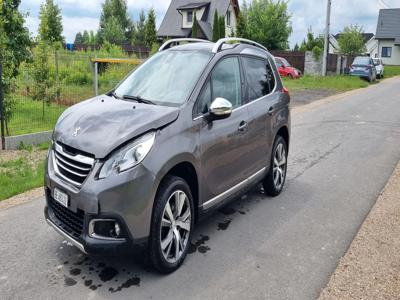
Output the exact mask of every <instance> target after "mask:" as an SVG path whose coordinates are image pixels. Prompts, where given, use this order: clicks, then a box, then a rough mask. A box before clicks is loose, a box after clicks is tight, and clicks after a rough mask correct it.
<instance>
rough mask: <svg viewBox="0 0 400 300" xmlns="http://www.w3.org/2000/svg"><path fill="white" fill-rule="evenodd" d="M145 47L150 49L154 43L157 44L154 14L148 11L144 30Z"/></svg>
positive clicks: (151, 10) (152, 10)
mask: <svg viewBox="0 0 400 300" xmlns="http://www.w3.org/2000/svg"><path fill="white" fill-rule="evenodd" d="M144 36H145V45H146V46H147V47H149V48H150V49H151V47H152V46H153V44H154V43H157V30H156V12H155V11H154V9H153V8H152V9H150V10H149V12H148V14H147V20H146V24H145V29H144Z"/></svg>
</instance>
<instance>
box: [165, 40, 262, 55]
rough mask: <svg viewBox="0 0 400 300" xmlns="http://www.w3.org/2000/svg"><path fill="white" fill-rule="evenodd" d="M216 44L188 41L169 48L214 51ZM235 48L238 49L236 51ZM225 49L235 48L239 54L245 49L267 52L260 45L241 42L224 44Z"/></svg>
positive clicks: (223, 48) (174, 49) (173, 49)
mask: <svg viewBox="0 0 400 300" xmlns="http://www.w3.org/2000/svg"><path fill="white" fill-rule="evenodd" d="M214 46H215V43H207V42H204V43H203V42H198V43H187V44H183V45H178V46H174V47H171V48H169V50H172V51H190V50H194V51H196V50H200V51H205V52H210V53H212V51H213V48H214ZM235 49H236V50H237V51H234V50H235ZM223 50H233V52H235V53H237V54H239V53H243V51H244V50H252V51H256V52H260V53H264V54H265V53H266V52H265V51H264V50H263V49H261V48H259V47H256V46H253V45H249V44H240V43H237V44H223V45H222V51H223ZM246 52H248V51H246ZM245 54H246V53H245ZM247 54H250V53H247Z"/></svg>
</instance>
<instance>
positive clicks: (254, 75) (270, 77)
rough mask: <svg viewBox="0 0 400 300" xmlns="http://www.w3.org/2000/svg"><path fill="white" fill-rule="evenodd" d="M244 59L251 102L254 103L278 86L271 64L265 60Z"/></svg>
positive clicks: (248, 94)
mask: <svg viewBox="0 0 400 300" xmlns="http://www.w3.org/2000/svg"><path fill="white" fill-rule="evenodd" d="M242 59H243V68H244V73H245V76H246V81H247V96H248V99H249V101H254V100H256V99H258V98H261V97H263V96H266V95H268V94H270V93H271V92H272V91H273V90H274V88H275V84H276V83H275V77H274V72H273V70H272V67H271V65H270V63H269V62H268V61H267V60H264V59H258V58H251V57H243V58H242Z"/></svg>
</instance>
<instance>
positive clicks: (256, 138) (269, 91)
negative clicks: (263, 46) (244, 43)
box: [241, 56, 279, 176]
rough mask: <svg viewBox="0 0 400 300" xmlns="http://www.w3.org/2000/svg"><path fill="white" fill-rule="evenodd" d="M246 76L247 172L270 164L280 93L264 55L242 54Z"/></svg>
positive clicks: (256, 170) (269, 64) (252, 171)
mask: <svg viewBox="0 0 400 300" xmlns="http://www.w3.org/2000/svg"><path fill="white" fill-rule="evenodd" d="M241 60H242V66H243V73H244V74H245V79H246V93H245V99H246V102H247V105H246V107H247V110H248V112H249V134H248V139H249V141H248V155H249V156H250V157H251V161H250V162H249V166H248V167H249V168H248V170H249V173H248V174H247V175H248V176H250V175H252V174H255V173H256V172H258V171H260V170H261V169H262V168H264V167H266V166H268V165H269V160H270V157H271V151H272V146H273V142H274V140H273V139H274V130H275V129H274V128H273V124H274V123H275V118H276V117H275V116H276V111H277V110H278V108H279V107H278V105H279V95H277V94H276V93H274V91H275V90H276V78H275V73H274V71H273V69H272V66H271V63H270V62H269V61H268V60H267V59H263V58H259V57H253V56H243V57H242V58H241Z"/></svg>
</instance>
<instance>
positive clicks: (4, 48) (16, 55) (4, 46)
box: [0, 0, 31, 131]
mask: <svg viewBox="0 0 400 300" xmlns="http://www.w3.org/2000/svg"><path fill="white" fill-rule="evenodd" d="M20 2H21V1H20V0H0V49H1V51H0V64H1V65H2V71H3V72H2V73H3V74H2V82H3V96H4V100H3V101H4V102H3V104H4V105H3V113H4V114H3V116H4V121H5V125H6V127H7V122H8V121H9V120H10V118H11V117H12V113H13V108H14V98H13V97H11V95H10V94H11V90H12V86H13V79H15V77H16V76H17V75H18V69H19V66H20V64H21V63H22V62H23V61H26V60H29V59H30V57H31V53H30V51H29V46H30V45H31V41H30V38H29V31H28V29H27V28H26V27H25V20H24V16H23V15H22V14H21V13H20V12H19V11H18V7H19V4H20ZM0 113H1V112H0ZM7 131H8V130H7Z"/></svg>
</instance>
